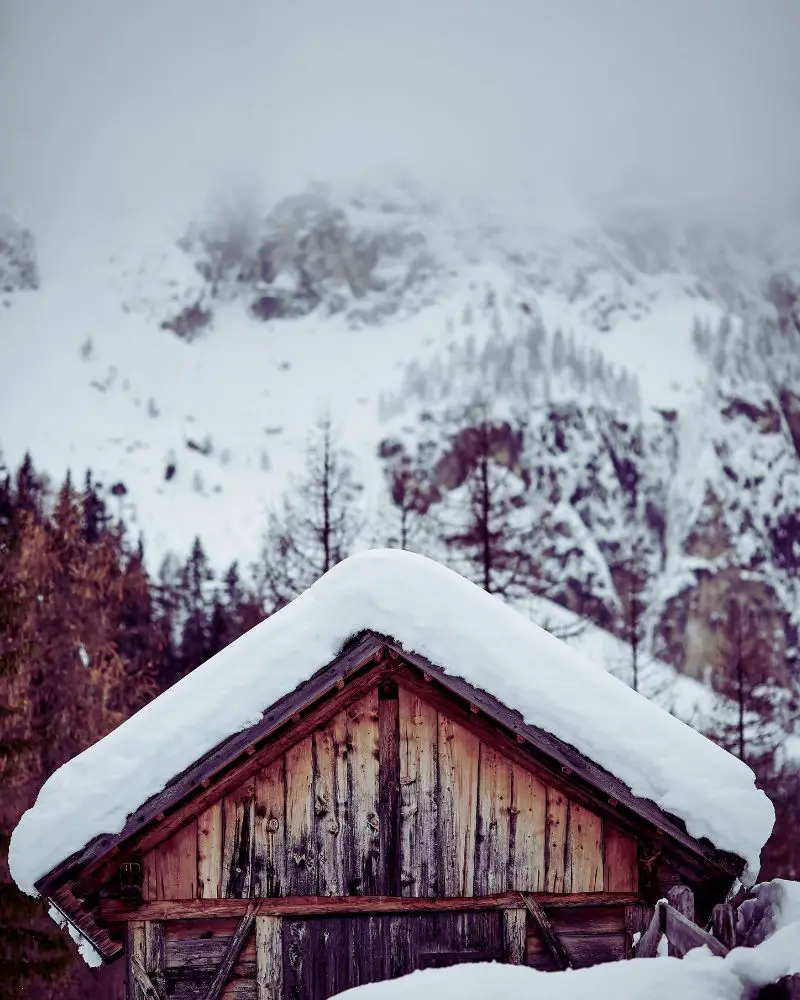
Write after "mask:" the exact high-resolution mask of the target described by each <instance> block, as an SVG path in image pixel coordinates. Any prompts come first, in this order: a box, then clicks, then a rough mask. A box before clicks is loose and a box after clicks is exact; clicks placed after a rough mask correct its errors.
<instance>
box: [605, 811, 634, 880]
mask: <svg viewBox="0 0 800 1000" xmlns="http://www.w3.org/2000/svg"><path fill="white" fill-rule="evenodd" d="M603 837H604V840H605V847H604V852H603V889H604V891H605V892H638V890H639V860H638V845H637V843H636V840H635V839H634V838H633V837H629V836H628V835H627V834H625V833H622V831H620V830H618V829H617V828H616V827H615V826H612V825H611V823H608V822H604V823H603Z"/></svg>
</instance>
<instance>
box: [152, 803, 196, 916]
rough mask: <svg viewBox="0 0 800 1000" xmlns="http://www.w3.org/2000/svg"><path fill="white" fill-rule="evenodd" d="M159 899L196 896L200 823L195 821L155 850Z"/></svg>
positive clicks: (191, 897) (157, 894) (192, 897)
mask: <svg viewBox="0 0 800 1000" xmlns="http://www.w3.org/2000/svg"><path fill="white" fill-rule="evenodd" d="M155 861H156V896H157V898H158V899H194V898H195V896H196V895H197V820H196V819H195V820H192V821H191V822H190V823H187V824H186V826H183V827H181V828H180V830H178V831H177V832H176V833H174V834H173V835H172V836H171V837H170V838H169V840H165V841H164V843H163V844H159V846H158V847H157V848H156V850H155Z"/></svg>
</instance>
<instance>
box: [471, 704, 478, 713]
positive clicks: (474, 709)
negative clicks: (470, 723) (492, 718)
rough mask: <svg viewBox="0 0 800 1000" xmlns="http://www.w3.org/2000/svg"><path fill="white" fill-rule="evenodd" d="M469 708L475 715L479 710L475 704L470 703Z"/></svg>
mask: <svg viewBox="0 0 800 1000" xmlns="http://www.w3.org/2000/svg"><path fill="white" fill-rule="evenodd" d="M469 710H470V712H472V714H473V715H477V714H478V712H479V708H478V706H477V705H470V706H469Z"/></svg>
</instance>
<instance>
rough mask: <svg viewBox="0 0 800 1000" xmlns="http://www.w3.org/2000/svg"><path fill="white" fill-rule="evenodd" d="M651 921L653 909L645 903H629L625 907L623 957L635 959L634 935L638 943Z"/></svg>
mask: <svg viewBox="0 0 800 1000" xmlns="http://www.w3.org/2000/svg"><path fill="white" fill-rule="evenodd" d="M652 919H653V907H652V906H648V905H647V904H646V903H631V904H629V905H628V906H626V907H625V957H626V958H635V957H636V946H635V945H634V943H633V939H634V936H635V935H638V938H637V940H638V941H640V940H641V938H642V935H643V934H644V933H645V931H646V930H647V928H648V927H649V926H650V922H651V921H652Z"/></svg>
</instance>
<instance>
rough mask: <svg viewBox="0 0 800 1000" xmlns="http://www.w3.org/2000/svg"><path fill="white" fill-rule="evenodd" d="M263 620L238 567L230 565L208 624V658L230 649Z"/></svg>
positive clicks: (259, 606) (255, 600) (259, 604)
mask: <svg viewBox="0 0 800 1000" xmlns="http://www.w3.org/2000/svg"><path fill="white" fill-rule="evenodd" d="M263 617H264V614H263V611H262V608H261V602H260V601H259V600H258V598H257V597H256V596H255V595H254V594H252V593H250V591H249V590H248V589H247V588H246V587H245V585H244V584H243V583H242V581H241V578H240V575H239V567H238V565H237V563H235V562H234V563H231V565H230V566H229V567H228V569H227V571H226V573H225V575H224V577H223V578H222V587H221V588H218V589H217V592H216V593H215V594H214V600H213V604H212V608H211V619H210V622H209V638H208V643H209V655H210V656H213V655H214V654H215V653H218V652H219V651H220V650H221V649H224V648H225V647H226V646H229V645H230V644H231V643H232V642H233V641H234V640H235V639H238V638H239V636H240V635H244V633H245V632H247V631H248V630H249V629H251V628H253V626H255V625H257V624H258V623H259V622H260V621H261V620H262V619H263Z"/></svg>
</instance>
